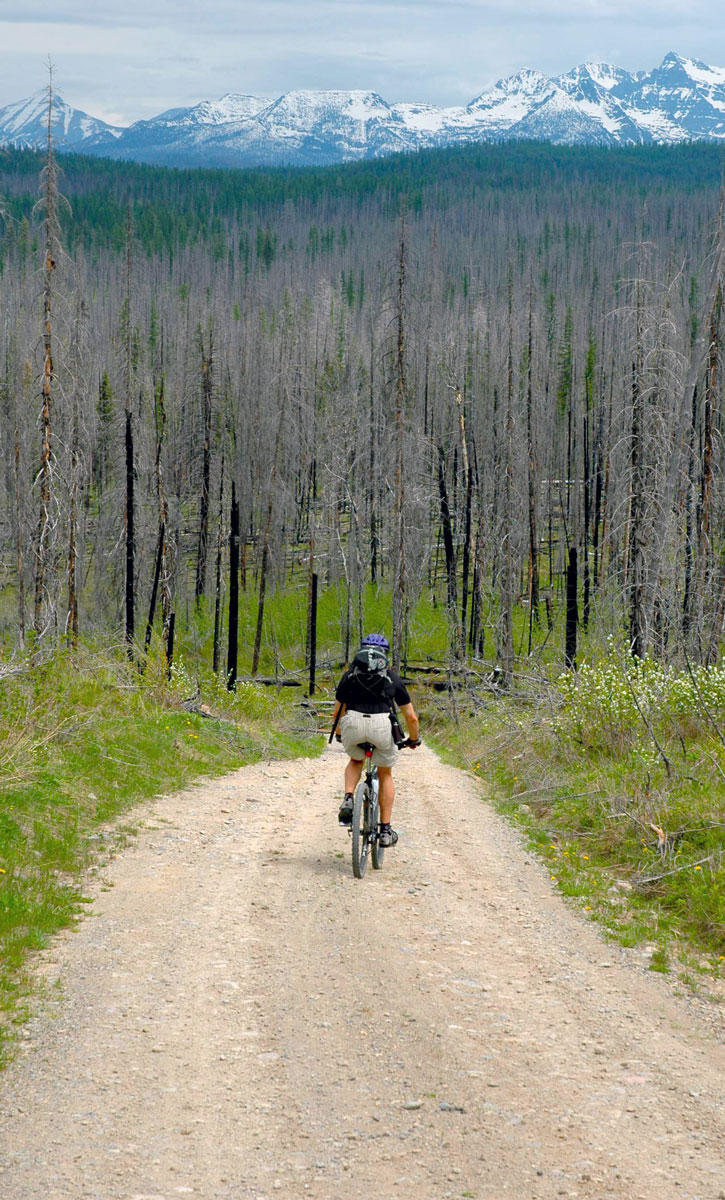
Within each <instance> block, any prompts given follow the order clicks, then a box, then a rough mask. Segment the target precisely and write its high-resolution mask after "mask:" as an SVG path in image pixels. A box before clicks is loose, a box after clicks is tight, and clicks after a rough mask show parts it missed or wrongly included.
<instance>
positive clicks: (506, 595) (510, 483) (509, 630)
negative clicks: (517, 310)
mask: <svg viewBox="0 0 725 1200" xmlns="http://www.w3.org/2000/svg"><path fill="white" fill-rule="evenodd" d="M508 321H509V329H508V358H507V386H506V426H505V432H504V437H505V456H504V511H503V579H502V586H501V614H500V618H499V658H500V661H501V672H502V684H503V686H504V687H509V686H510V684H511V680H512V677H513V670H514V561H513V488H514V479H513V470H514V466H513V441H514V409H513V406H514V357H513V356H514V350H513V282H512V280H511V277H510V276H509V286H508Z"/></svg>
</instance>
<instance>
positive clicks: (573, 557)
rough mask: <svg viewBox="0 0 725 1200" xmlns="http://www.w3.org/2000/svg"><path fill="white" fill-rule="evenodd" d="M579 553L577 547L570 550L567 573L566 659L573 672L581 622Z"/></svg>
mask: <svg viewBox="0 0 725 1200" xmlns="http://www.w3.org/2000/svg"><path fill="white" fill-rule="evenodd" d="M577 589H578V579H577V551H576V546H572V547H571V548H570V550H569V565H568V568H567V572H566V644H565V650H564V659H565V662H566V665H567V667H568V668H569V670H571V671H575V670H576V632H577V625H578V622H579V609H578V606H577Z"/></svg>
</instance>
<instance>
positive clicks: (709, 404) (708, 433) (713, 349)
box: [697, 284, 722, 611]
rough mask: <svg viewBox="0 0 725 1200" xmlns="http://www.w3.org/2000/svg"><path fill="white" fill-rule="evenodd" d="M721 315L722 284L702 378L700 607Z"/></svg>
mask: <svg viewBox="0 0 725 1200" xmlns="http://www.w3.org/2000/svg"><path fill="white" fill-rule="evenodd" d="M721 319H722V284H720V286H719V287H718V289H717V295H716V297H715V303H714V305H713V308H712V311H711V313H710V321H709V326H710V328H709V335H710V339H709V342H710V344H709V347H708V356H707V375H706V381H705V406H704V413H703V418H704V420H703V425H704V427H703V445H702V483H701V488H700V521H699V526H698V531H697V533H698V538H697V564H698V578H697V597H698V603H699V607H700V610H701V611H702V609H703V606H704V598H705V591H706V585H707V581H708V580H709V577H710V575H711V573H712V543H711V538H710V521H711V511H712V479H713V467H712V457H713V424H714V421H713V414H714V411H715V403H716V395H717V381H718V373H719V370H720V324H721Z"/></svg>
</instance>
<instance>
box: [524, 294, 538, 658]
mask: <svg viewBox="0 0 725 1200" xmlns="http://www.w3.org/2000/svg"><path fill="white" fill-rule="evenodd" d="M532 307H533V298H532V292H531V290H529V342H528V354H527V360H526V445H527V450H528V475H527V483H528V498H529V654H531V644H532V638H533V626H534V624H536V625H538V624H539V545H538V534H537V529H536V489H537V482H538V480H537V470H536V452H535V448H534V385H533V356H534V335H533V313H532Z"/></svg>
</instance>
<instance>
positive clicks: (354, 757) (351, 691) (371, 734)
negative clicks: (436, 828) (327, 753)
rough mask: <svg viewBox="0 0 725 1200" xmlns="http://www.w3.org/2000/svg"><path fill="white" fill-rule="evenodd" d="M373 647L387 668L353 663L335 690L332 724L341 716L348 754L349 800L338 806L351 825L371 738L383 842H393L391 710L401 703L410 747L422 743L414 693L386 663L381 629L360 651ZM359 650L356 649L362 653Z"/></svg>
mask: <svg viewBox="0 0 725 1200" xmlns="http://www.w3.org/2000/svg"><path fill="white" fill-rule="evenodd" d="M365 647H375V648H377V649H378V650H379V651H381V652H382V653H381V656H380V661H381V663H382V664H383V667H384V669H382V670H374V671H370V672H366V671H364V670H357V669H356V667H355V663H353V667H352V668H350V669H349V670H347V671H346V672H345V674H344V675H343V677H342V679H341V680H340V682H339V684H338V685H337V691H336V692H335V699H336V701H337V703H336V704H335V708H334V711H333V714H332V717H333V722H336V721H337V719H338V717H340V718H341V720H340V731H339V733H338V734H337V735H336V736H337V740H338V741H342V744H343V745H344V747H345V750H346V751H347V753H348V754H349V756H350V759H349V762H348V764H347V766H346V767H345V798H344V800H343V802H342V804H341V806H340V811H339V813H338V820H339V822H340V824H341V825H351V824H352V805H353V792H354V791H355V787H356V785H357V783H358V780H359V779H360V775H361V774H362V767H363V762H364V759H365V751H364V750H362V749H361V745H360V743H361V742H370V744H371V745H372V746H374V747H375V749H374V751H373V764H374V765H375V766H376V767H377V768H378V779H379V781H380V792H379V796H378V800H379V803H380V831H379V835H378V843H379V845H380V846H394V845H395V844H396V842H397V840H398V835H397V833H396V832H395V830H394V829H391V826H390V818H391V817H392V815H393V801H394V800H395V784H394V783H393V766H394V764H395V761H396V759H397V757H398V747H397V746H396V744H395V742H394V740H393V730H392V724H391V720H390V714H391V712H392V710H393V705H394V704H397V705H398V706H399V708H400V711H401V712H402V713H403V716H404V717H405V723H406V725H407V726H408V740H407V742H406V743H405V744H406V745H408V746H411V747H415V746H418V745H420V738H419V737H418V716H417V714H416V711H415V709H414V708H413V705H412V702H411V699H410V694H409V692H408V689H407V688H406V686H405V684H404V683H403V681H402V679H401V678H400V676H399V675H398V674H396V672H395V671H391V670H390V669H389V668H388V667H387V661H386V658H385V657H384V656H386V655H387V653H388V651H389V650H390V646H389V644H388V640H387V638H386V637H385V636H384V635H383V634H382V633H369V634H368V635H367V636H366V637H364V638H363V640H362V642H361V647H360V648H361V650H362V649H364V648H365ZM359 653H360V651H358V654H359Z"/></svg>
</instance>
